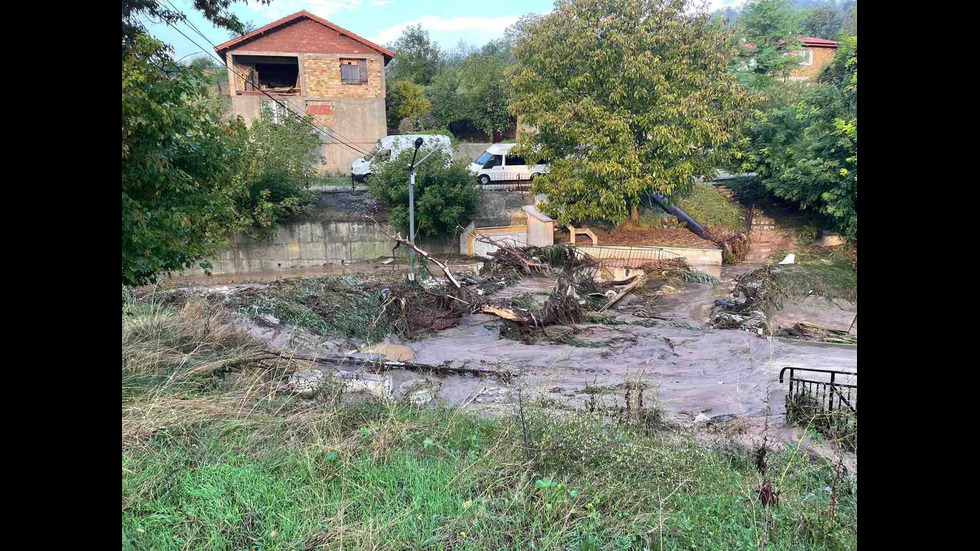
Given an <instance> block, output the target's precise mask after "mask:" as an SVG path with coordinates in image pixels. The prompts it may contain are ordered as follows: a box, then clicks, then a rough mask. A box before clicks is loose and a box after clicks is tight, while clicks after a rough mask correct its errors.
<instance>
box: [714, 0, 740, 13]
mask: <svg viewBox="0 0 980 551" xmlns="http://www.w3.org/2000/svg"><path fill="white" fill-rule="evenodd" d="M745 2H746V0H706V1H705V2H704V3H705V4H706V6H705V7H706V8H707V11H708V12H713V11H716V10H723V9H725V8H735V9H739V8H741V7H742V6H744V5H745Z"/></svg>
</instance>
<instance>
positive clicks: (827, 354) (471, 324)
mask: <svg viewBox="0 0 980 551" xmlns="http://www.w3.org/2000/svg"><path fill="white" fill-rule="evenodd" d="M755 267H756V266H733V267H728V266H726V267H725V269H723V271H722V274H721V275H722V277H721V278H720V279H721V282H720V283H718V284H715V285H698V284H684V285H682V286H681V287H679V288H678V289H677V292H676V293H672V294H668V295H664V296H661V297H659V299H658V303H657V305H656V310H657V318H658V319H649V318H646V319H644V318H640V317H637V316H633V315H629V314H625V313H617V321H619V322H630V324H619V325H598V324H580V325H577V326H574V327H562V326H554V327H549V328H547V329H546V333H547V334H546V337H548V338H547V339H541V340H539V341H538V342H535V343H532V344H525V343H522V342H519V341H514V340H508V339H501V338H500V336H499V333H500V323H501V321H500V320H499V319H498V318H496V317H493V316H489V315H485V314H468V315H464V316H463V317H462V318H461V319H460V321H459V324H458V325H457V326H456V327H452V328H449V329H445V330H442V331H439V332H437V333H436V334H435V335H434V336H432V337H430V338H426V339H424V340H420V341H415V342H402V343H397V342H392V343H387V344H383V345H378V346H379V347H378V348H368V349H362V350H361V351H358V350H357V349H356V347H354V346H350V345H347V344H344V343H338V342H334V341H330V340H328V339H323V338H320V337H317V336H315V335H312V334H310V333H308V332H305V331H303V330H301V329H297V328H295V327H285V326H276V325H270V324H267V323H262V322H260V321H256V320H250V321H248V325H249V328H250V331H251V332H252V334H253V335H254V336H256V337H258V338H260V339H262V340H265V341H266V342H268V343H269V344H270V345H271V346H272V347H274V348H276V349H279V350H281V351H284V352H295V353H297V354H303V355H314V354H315V355H320V356H324V355H329V356H334V357H356V358H363V359H371V358H374V359H376V358H378V355H379V354H380V355H381V356H385V357H388V358H389V359H396V357H393V356H391V355H392V354H394V355H395V356H397V359H406V358H409V357H410V356H411V355H414V359H413V361H414V362H416V363H419V364H428V365H437V366H447V367H461V368H469V369H481V370H505V371H508V372H510V373H513V375H514V377H513V378H512V380H511V381H510V382H509V383H508V382H505V381H504V380H502V379H501V378H499V377H497V376H480V377H478V376H473V375H445V376H434V375H433V376H431V378H432V379H433V381H434V382H435V383H436V386H437V388H436V390H435V394H436V396H437V398H441V399H442V400H444V401H445V403H447V404H450V405H456V406H463V409H467V410H476V411H480V412H483V413H486V414H491V415H492V414H495V413H498V414H499V413H504V412H508V411H512V409H513V407H514V404H515V403H516V400H517V394H516V392H517V389H518V388H522V389H523V397H524V399H525V400H536V399H540V400H542V401H543V402H545V403H546V404H552V405H554V406H557V407H562V408H565V407H570V408H597V407H598V408H616V407H623V406H624V404H625V399H626V396H625V395H626V392H627V387H631V386H632V387H635V386H636V385H635V383H640V386H641V387H642V388H643V389H644V396H643V402H644V404H646V405H650V404H653V403H656V404H657V406H659V407H660V408H662V409H663V411H664V412H665V413H666V414H667V416H668V418H672V419H674V420H676V421H681V422H690V421H692V420H693V419H694V418H695V417H696V416H697V415H698V414H699V413H703V414H705V415H706V416H708V417H714V416H719V415H735V416H739V417H741V416H763V415H765V414H766V412H767V408H770V406H771V413H772V414H773V415H780V414H782V412H783V405H782V404H783V399H784V396H785V384H779V382H778V375H779V370H780V369H781V368H782V367H785V366H796V367H815V368H829V369H848V370H854V371H856V369H857V347H856V346H813V345H809V344H806V343H796V342H792V341H787V340H783V339H773V338H767V337H762V336H759V335H757V334H755V333H749V332H745V331H736V330H720V329H711V328H709V327H707V325H706V323H705V322H706V321H707V315H708V313H709V312H710V307H711V304H712V303H713V302H714V299H715V298H722V297H724V296H725V295H726V294H727V293H728V291H729V290H730V288H731V285H732V280H733V278H734V276H736V275H739V274H741V273H745V272H746V271H749V270H751V269H753V268H755ZM552 285H553V281H552V280H551V279H549V278H527V279H524V280H521V281H519V282H518V283H517V284H515V285H513V286H509V287H505V288H503V289H501V290H500V291H498V293H499V296H501V297H504V296H510V297H513V296H517V295H520V294H522V293H528V294H530V295H532V296H533V297H534V298H536V299H537V298H539V297H540V298H543V296H544V294H546V293H547V292H548V291H550V289H551V287H552ZM631 300H640V298H638V295H637V296H634V295H631V296H628V297H626V298H624V299H623V301H622V304H620V305H618V306H617V311H618V310H619V309H622V310H623V312H626V311H629V310H630V309H629V308H628V305H629V302H630V301H631ZM801 307H803V308H811V309H812V308H816V309H820V308H823V309H826V308H827V307H826V306H823V305H821V304H819V303H816V302H813V303H812V304H811V303H808V304H804V305H803V306H801ZM830 307H831V308H836V307H834V306H830ZM792 312H793V311H791V314H792ZM835 315H836V314H835ZM850 315H851V316H853V313H850ZM812 319H818V318H813V317H812V316H811V320H812ZM636 323H644V324H645V325H636ZM816 323H819V321H817V322H816ZM847 323H850V319H848V321H847ZM845 328H846V327H845ZM555 341H557V342H559V343H565V344H556V343H555ZM371 352H375V353H371ZM318 368H319V369H324V370H330V369H333V368H332V367H329V366H326V365H323V366H318ZM346 369H347V368H346V367H343V366H342V367H341V370H346ZM349 369H350V370H355V369H357V368H356V367H355V366H354V365H351V366H350V367H349ZM388 374H389V375H390V376H391V377H392V381H393V383H394V385H395V388H398V387H399V386H400V385H401V384H402V383H404V382H407V381H410V380H414V379H418V378H422V377H429V376H428V375H427V374H425V373H419V372H409V371H403V370H394V371H390V372H389V373H388Z"/></svg>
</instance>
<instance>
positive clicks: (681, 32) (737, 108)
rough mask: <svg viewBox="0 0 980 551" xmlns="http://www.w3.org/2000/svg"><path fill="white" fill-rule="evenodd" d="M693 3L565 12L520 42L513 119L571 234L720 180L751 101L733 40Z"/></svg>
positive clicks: (572, 4) (549, 206)
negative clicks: (590, 222) (577, 225)
mask: <svg viewBox="0 0 980 551" xmlns="http://www.w3.org/2000/svg"><path fill="white" fill-rule="evenodd" d="M690 6H691V4H690V3H689V2H688V1H685V0H665V1H650V0H645V1H636V0H560V1H558V2H557V3H556V5H555V9H554V11H553V12H552V13H551V14H549V15H547V16H544V17H542V18H541V19H540V20H538V21H536V22H534V23H532V24H530V25H529V27H528V29H527V31H526V33H525V34H524V36H523V37H522V38H521V39H519V40H518V43H517V46H516V49H515V55H516V58H517V66H516V67H515V69H514V70H513V71H512V73H511V78H512V81H513V88H514V99H513V101H512V103H511V110H512V112H513V113H514V114H515V115H517V116H519V117H523V118H524V120H525V121H526V123H527V124H528V125H530V126H534V127H537V129H538V131H537V133H536V134H532V135H523V134H522V135H521V136H519V139H520V141H519V146H518V147H519V149H518V150H517V151H518V152H519V153H520V154H523V155H524V156H525V158H528V159H529V161H533V160H537V159H541V158H546V159H550V160H551V174H550V175H548V176H545V177H542V178H537V179H535V191H536V192H538V193H546V194H547V195H548V200H547V202H546V203H544V208H545V209H546V210H547V211H548V212H549V214H551V215H552V216H554V217H556V218H557V219H558V220H559V221H560V222H561V223H568V222H571V221H581V220H587V219H590V218H603V219H607V220H611V221H613V222H617V221H620V220H622V219H623V218H625V217H626V216H627V214H628V213H629V210H630V208H631V207H635V206H637V205H639V203H640V200H641V198H642V196H643V195H644V194H645V193H647V192H658V193H661V194H666V195H670V194H672V193H674V192H675V191H683V190H688V189H690V188H691V187H692V186H693V180H694V178H695V177H697V176H703V175H708V174H710V173H711V172H712V171H713V169H714V167H715V166H717V162H718V160H719V159H720V156H721V151H722V150H723V148H724V147H725V146H726V144H727V143H728V142H729V140H730V139H731V138H732V137H733V133H734V132H736V131H737V130H738V128H739V125H740V124H741V122H742V120H743V118H744V112H745V110H746V108H747V107H748V96H747V93H746V91H745V90H744V88H742V87H741V86H740V85H739V84H738V82H737V80H736V78H735V76H734V75H732V74H731V73H728V72H726V70H725V69H726V67H727V66H728V65H729V63H730V62H731V60H732V59H733V58H734V56H735V55H736V53H737V48H736V47H735V46H734V41H733V38H732V34H731V31H730V30H726V29H723V28H721V27H720V26H719V25H717V24H710V23H709V21H708V16H707V15H706V14H701V13H695V12H694V11H693V10H691V9H690Z"/></svg>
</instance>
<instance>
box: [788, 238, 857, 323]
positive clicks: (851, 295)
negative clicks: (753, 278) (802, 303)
mask: <svg viewBox="0 0 980 551" xmlns="http://www.w3.org/2000/svg"><path fill="white" fill-rule="evenodd" d="M786 254H787V253H786V252H781V253H779V254H777V255H775V256H774V257H773V259H774V261H775V262H778V261H779V260H782V259H783V258H785V257H786ZM795 254H796V263H795V264H785V265H780V266H778V267H775V268H774V269H773V278H772V280H771V281H772V285H773V290H775V291H776V293H775V294H773V297H774V298H776V299H778V300H777V303H776V304H775V306H776V307H777V308H779V307H781V306H782V303H783V301H784V300H790V301H793V300H799V299H802V298H804V297H806V296H808V295H811V294H812V295H817V296H821V297H826V298H828V299H830V300H838V299H842V300H847V301H849V302H852V303H855V304H856V303H857V272H855V271H854V269H853V268H852V267H851V261H850V260H849V259H847V258H846V257H838V256H837V255H836V254H835V252H831V253H826V252H823V251H816V252H815V251H813V249H812V248H811V249H802V250H800V251H798V252H796V253H795ZM777 258H778V260H776V259H777Z"/></svg>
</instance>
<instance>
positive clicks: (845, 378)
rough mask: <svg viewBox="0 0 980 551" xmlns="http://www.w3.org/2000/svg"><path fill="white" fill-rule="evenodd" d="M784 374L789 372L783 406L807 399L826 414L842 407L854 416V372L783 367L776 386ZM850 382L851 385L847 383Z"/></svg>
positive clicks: (855, 409) (855, 399)
mask: <svg viewBox="0 0 980 551" xmlns="http://www.w3.org/2000/svg"><path fill="white" fill-rule="evenodd" d="M787 371H789V390H788V392H787V394H786V402H787V404H790V403H800V402H801V401H802V400H804V399H806V398H810V399H812V400H813V402H815V403H816V404H818V406H819V407H820V408H821V409H825V410H826V411H827V413H833V412H834V409H835V407H836V409H837V410H838V411H839V410H841V409H842V408H846V409H849V410H850V411H851V412H852V413H854V415H857V373H855V372H851V371H837V370H833V369H810V368H804V367H784V368H782V369H781V370H780V371H779V382H780V383H782V382H783V377H784V375H785V373H786V372H787ZM810 374H815V375H810ZM816 374H819V375H816ZM851 381H853V383H854V384H851Z"/></svg>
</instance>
